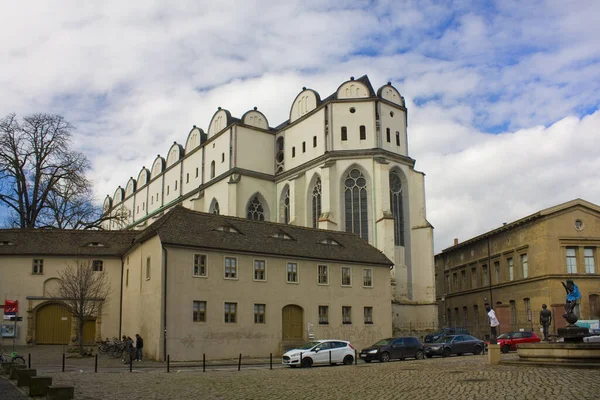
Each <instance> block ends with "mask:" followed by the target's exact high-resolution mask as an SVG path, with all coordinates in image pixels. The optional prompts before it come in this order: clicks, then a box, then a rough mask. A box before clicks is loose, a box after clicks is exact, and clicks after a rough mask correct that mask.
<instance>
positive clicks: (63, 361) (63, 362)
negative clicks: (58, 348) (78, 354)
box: [62, 353, 65, 372]
mask: <svg viewBox="0 0 600 400" xmlns="http://www.w3.org/2000/svg"><path fill="white" fill-rule="evenodd" d="M62 372H65V353H63V359H62Z"/></svg>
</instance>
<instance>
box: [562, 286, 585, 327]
mask: <svg viewBox="0 0 600 400" xmlns="http://www.w3.org/2000/svg"><path fill="white" fill-rule="evenodd" d="M561 283H562V285H563V287H564V288H565V290H566V291H567V299H566V301H565V313H564V314H563V318H564V319H566V320H567V322H568V323H569V325H571V326H572V325H575V322H577V320H578V318H577V315H576V314H575V313H574V312H573V310H574V309H575V306H576V305H577V300H579V299H580V298H581V293H579V288H578V287H577V285H576V284H575V283H573V281H572V280H571V279H567V282H566V284H565V282H561Z"/></svg>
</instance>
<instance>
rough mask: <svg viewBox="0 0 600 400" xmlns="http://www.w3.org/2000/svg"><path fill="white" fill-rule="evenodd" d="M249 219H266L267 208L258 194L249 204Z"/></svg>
mask: <svg viewBox="0 0 600 400" xmlns="http://www.w3.org/2000/svg"><path fill="white" fill-rule="evenodd" d="M246 217H247V219H251V220H254V221H264V220H265V210H264V208H263V206H262V204H261V203H260V200H259V199H258V196H254V197H253V198H252V201H251V202H250V203H249V204H248V213H247V215H246Z"/></svg>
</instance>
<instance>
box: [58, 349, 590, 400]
mask: <svg viewBox="0 0 600 400" xmlns="http://www.w3.org/2000/svg"><path fill="white" fill-rule="evenodd" d="M504 357H515V355H514V354H511V355H507V356H504ZM487 361H488V360H487V357H486V356H462V357H458V356H455V357H450V358H433V359H426V360H420V361H397V362H390V363H385V364H379V363H371V364H364V363H360V362H359V364H358V365H353V366H335V367H313V368H310V369H300V368H279V369H275V370H273V371H270V370H269V369H268V368H263V369H242V371H240V372H238V371H237V370H236V369H233V370H223V371H215V370H212V371H207V372H206V373H202V372H201V371H198V370H196V371H189V370H188V371H185V370H184V371H181V370H180V372H175V371H173V370H172V372H171V373H169V374H167V373H166V372H164V369H149V370H146V373H135V371H134V373H98V374H94V373H85V372H84V373H78V372H66V373H54V374H51V375H52V377H53V378H54V383H64V384H73V385H75V394H76V398H77V399H87V400H91V399H106V398H124V399H198V398H202V399H216V400H218V399H266V400H268V399H282V398H286V399H324V400H327V399H358V398H377V399H384V400H385V399H411V400H435V399H460V400H463V399H486V400H488V399H507V400H508V399H510V400H512V399H517V400H518V399H523V400H525V399H527V400H533V399H543V400H553V399H564V398H570V399H578V400H582V399H590V400H591V399H594V400H595V399H598V398H599V397H600V396H599V394H600V379H599V378H598V370H592V369H566V368H539V367H533V368H532V367H522V366H505V365H499V366H491V365H489V364H488V363H487Z"/></svg>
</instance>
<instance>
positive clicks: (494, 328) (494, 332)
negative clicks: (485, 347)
mask: <svg viewBox="0 0 600 400" xmlns="http://www.w3.org/2000/svg"><path fill="white" fill-rule="evenodd" d="M485 311H487V315H488V317H489V318H490V331H491V336H490V344H496V343H497V342H496V338H497V337H498V326H499V325H500V322H499V321H498V318H496V312H494V310H492V306H490V305H489V304H488V303H486V304H485Z"/></svg>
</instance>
